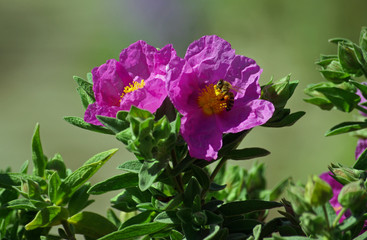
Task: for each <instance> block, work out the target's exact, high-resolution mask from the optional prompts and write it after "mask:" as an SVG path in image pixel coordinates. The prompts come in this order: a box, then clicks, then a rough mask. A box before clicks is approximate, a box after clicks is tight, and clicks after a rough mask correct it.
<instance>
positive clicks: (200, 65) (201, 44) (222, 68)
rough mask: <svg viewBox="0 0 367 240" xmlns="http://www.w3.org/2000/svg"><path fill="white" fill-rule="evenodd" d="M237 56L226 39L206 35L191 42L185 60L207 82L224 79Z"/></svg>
mask: <svg viewBox="0 0 367 240" xmlns="http://www.w3.org/2000/svg"><path fill="white" fill-rule="evenodd" d="M234 57H235V50H234V49H232V48H231V44H229V43H228V42H227V41H225V40H224V39H222V38H220V37H218V36H215V35H212V36H204V37H202V38H200V39H199V40H196V41H194V42H193V43H191V44H190V46H189V47H188V49H187V52H186V55H185V60H186V61H187V62H188V63H189V64H190V66H191V67H192V68H193V69H194V72H196V74H197V77H198V78H199V79H201V80H202V81H204V82H205V83H206V84H208V83H214V82H217V81H218V80H220V79H223V78H224V77H225V75H226V73H227V70H228V68H229V66H230V64H231V61H232V59H233V58H234Z"/></svg>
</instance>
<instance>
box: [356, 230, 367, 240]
mask: <svg viewBox="0 0 367 240" xmlns="http://www.w3.org/2000/svg"><path fill="white" fill-rule="evenodd" d="M365 239H367V232H364V233H362V234H361V235H359V236H358V237H356V238H354V239H353V240H365Z"/></svg>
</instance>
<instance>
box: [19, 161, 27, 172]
mask: <svg viewBox="0 0 367 240" xmlns="http://www.w3.org/2000/svg"><path fill="white" fill-rule="evenodd" d="M28 166H29V161H28V160H26V161H25V162H24V163H23V165H22V166H21V167H20V170H19V172H20V173H23V174H27V172H28Z"/></svg>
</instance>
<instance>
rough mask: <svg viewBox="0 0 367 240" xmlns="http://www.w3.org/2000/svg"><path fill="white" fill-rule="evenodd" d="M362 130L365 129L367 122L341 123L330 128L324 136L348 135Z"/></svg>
mask: <svg viewBox="0 0 367 240" xmlns="http://www.w3.org/2000/svg"><path fill="white" fill-rule="evenodd" d="M363 128H367V122H343V123H340V124H338V125H336V126H334V127H332V128H331V129H330V130H329V131H327V132H326V133H325V136H327V137H328V136H333V135H337V134H342V133H348V132H352V131H357V130H360V129H363Z"/></svg>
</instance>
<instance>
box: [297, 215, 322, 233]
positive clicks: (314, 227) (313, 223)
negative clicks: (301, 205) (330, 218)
mask: <svg viewBox="0 0 367 240" xmlns="http://www.w3.org/2000/svg"><path fill="white" fill-rule="evenodd" d="M300 221H301V224H300V225H301V227H302V229H303V230H304V231H305V232H306V233H308V234H312V235H316V234H317V233H320V232H322V230H323V229H324V227H325V226H326V221H325V219H324V218H323V217H322V216H317V215H315V214H313V213H303V214H302V216H301V217H300Z"/></svg>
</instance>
